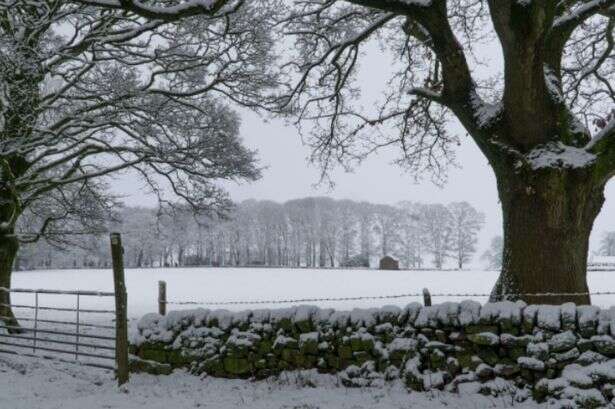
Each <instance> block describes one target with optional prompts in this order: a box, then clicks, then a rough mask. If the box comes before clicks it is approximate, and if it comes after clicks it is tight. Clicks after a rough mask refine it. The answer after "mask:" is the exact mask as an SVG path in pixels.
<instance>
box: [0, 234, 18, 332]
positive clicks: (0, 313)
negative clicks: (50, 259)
mask: <svg viewBox="0 0 615 409" xmlns="http://www.w3.org/2000/svg"><path fill="white" fill-rule="evenodd" d="M18 250H19V241H18V240H17V238H16V237H12V236H9V237H7V236H0V287H3V288H11V274H12V272H13V262H14V261H15V257H16V256H17V251H18ZM10 304H11V294H10V293H8V292H6V291H0V317H1V318H0V319H1V320H2V321H3V322H4V324H5V325H7V326H9V327H18V326H19V323H18V322H17V319H16V318H15V315H14V314H13V310H12V308H11V307H10ZM8 331H9V333H19V332H21V331H20V330H19V329H11V328H9V329H8Z"/></svg>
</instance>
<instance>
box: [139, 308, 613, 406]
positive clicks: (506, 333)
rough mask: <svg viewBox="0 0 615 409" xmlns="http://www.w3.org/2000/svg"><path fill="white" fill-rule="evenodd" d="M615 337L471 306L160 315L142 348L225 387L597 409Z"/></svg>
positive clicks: (562, 313)
mask: <svg viewBox="0 0 615 409" xmlns="http://www.w3.org/2000/svg"><path fill="white" fill-rule="evenodd" d="M614 335H615V308H612V309H608V310H604V309H600V308H598V307H595V306H575V305H574V304H564V305H561V306H546V305H545V306H540V305H529V306H527V305H525V304H524V303H522V302H517V303H513V302H502V303H490V304H485V305H481V304H479V303H477V302H474V301H464V302H461V303H444V304H440V305H435V306H431V307H424V306H422V305H420V304H418V303H413V304H409V305H408V306H406V307H405V308H399V307H395V306H388V307H383V308H378V309H355V310H353V311H335V310H332V309H322V308H317V307H312V306H301V307H293V308H287V309H277V310H253V311H243V312H236V313H233V312H229V311H225V310H205V309H196V310H187V311H174V312H171V313H169V314H168V315H166V316H160V315H157V314H149V315H146V316H144V317H143V318H142V319H141V320H140V322H139V324H138V328H137V331H136V333H135V334H133V336H132V340H131V343H132V345H131V348H132V352H133V353H134V354H135V355H137V356H138V357H139V358H141V359H143V360H150V361H155V362H158V363H160V364H164V365H170V366H172V367H174V368H180V367H181V368H189V369H190V370H191V371H192V372H193V373H196V374H202V373H207V374H209V375H211V376H216V377H227V378H256V379H260V378H266V377H269V376H273V375H276V374H278V373H280V372H282V371H286V370H296V369H317V370H318V371H320V372H323V373H336V374H338V375H339V378H340V379H341V381H342V383H343V384H344V385H346V386H358V387H365V386H379V385H382V384H384V383H385V382H387V381H394V380H397V381H399V380H401V381H403V382H404V383H405V384H406V385H407V386H408V388H409V389H412V390H415V391H426V390H431V389H446V390H449V391H458V390H461V389H463V388H468V387H471V388H474V389H475V390H477V391H480V392H483V393H489V394H498V393H500V392H501V391H502V390H504V389H508V388H510V387H511V385H512V386H514V387H515V388H517V390H518V391H519V393H518V396H519V397H521V398H522V397H523V396H524V395H523V393H521V392H522V391H525V392H526V394H527V395H529V394H531V395H532V396H533V397H534V398H535V399H537V400H539V401H543V400H549V399H557V402H564V403H563V405H564V406H561V407H582V408H586V407H587V408H593V407H603V406H605V405H607V404H610V402H611V400H612V399H613V394H614V390H615V386H614V385H615V359H614V358H615V339H614V338H613V336H614ZM566 405H568V406H566Z"/></svg>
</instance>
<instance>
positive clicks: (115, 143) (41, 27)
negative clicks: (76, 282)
mask: <svg viewBox="0 0 615 409" xmlns="http://www.w3.org/2000/svg"><path fill="white" fill-rule="evenodd" d="M91 3H92V4H94V3H96V2H91ZM122 3H123V4H127V3H130V2H122ZM198 3H199V10H198V11H199V13H193V14H195V15H196V14H199V15H198V16H195V17H190V16H189V15H188V14H184V15H183V17H184V19H183V20H181V22H180V23H177V24H174V23H172V22H171V20H170V19H164V18H162V19H155V18H151V19H146V18H144V17H142V16H140V15H137V14H135V13H134V12H131V11H128V12H126V11H124V10H121V9H119V8H118V9H116V6H118V4H119V3H118V4H114V3H113V2H112V1H111V2H108V1H103V2H100V6H101V7H97V6H93V5H90V4H89V2H77V1H75V2H73V1H59V0H12V1H2V2H0V95H1V98H0V287H10V284H11V266H12V264H13V260H14V258H15V255H16V254H17V251H18V248H19V237H21V236H20V235H19V232H17V231H16V228H17V226H18V225H19V220H20V218H21V217H22V216H23V215H24V213H25V212H27V211H28V209H33V208H35V207H38V208H44V207H45V206H46V204H47V203H48V202H49V201H50V198H51V197H62V198H63V201H64V202H65V204H67V205H68V207H69V210H70V208H71V201H70V200H66V199H67V198H69V196H70V195H68V194H67V192H74V191H79V190H87V191H88V192H90V193H91V194H92V197H94V198H100V199H101V200H102V201H104V200H106V199H105V195H104V193H103V192H102V191H101V190H100V189H98V187H99V186H100V185H99V184H100V181H101V180H104V178H105V177H108V176H110V175H113V174H116V173H118V172H120V171H123V170H128V169H131V170H132V171H134V172H136V173H137V174H139V175H140V176H141V177H142V178H143V180H144V181H145V182H146V183H147V185H148V186H149V188H150V189H151V190H152V191H153V192H154V193H156V194H157V195H158V196H159V198H160V200H161V201H163V202H164V201H166V200H167V199H165V195H164V192H165V191H171V192H172V193H173V194H174V195H175V196H179V197H181V198H183V199H184V200H185V201H186V202H188V203H189V204H190V205H191V207H192V208H193V209H195V210H201V209H205V208H207V209H210V210H217V211H224V209H226V208H227V207H228V206H229V205H230V201H229V199H228V197H227V195H226V193H225V192H224V191H223V190H222V189H220V188H219V187H218V186H217V185H216V184H215V180H221V179H227V180H236V179H242V180H252V179H255V178H257V177H258V176H259V169H258V168H257V166H256V165H255V157H254V153H253V152H251V151H249V150H247V149H245V148H244V147H243V146H242V144H241V141H240V139H239V138H238V131H239V120H238V117H237V115H236V114H234V113H233V112H232V111H231V110H230V108H229V107H228V106H227V105H226V102H229V101H234V102H238V103H241V104H243V105H247V106H253V105H255V104H256V103H257V101H256V99H255V97H256V95H257V94H258V93H260V92H261V90H263V89H264V88H267V87H269V86H272V85H274V84H275V82H274V80H273V78H272V77H271V76H270V75H269V68H270V65H271V64H270V62H271V52H272V47H271V41H270V36H269V34H268V32H267V31H266V30H264V29H263V25H264V24H263V21H264V20H263V19H264V18H266V16H267V14H266V13H260V12H259V13H255V12H254V11H255V10H258V11H260V8H259V4H257V3H260V2H258V1H255V2H250V4H249V5H248V4H246V5H244V7H242V8H241V9H237V8H226V6H225V4H224V3H225V2H212V3H211V4H210V6H212V7H203V4H204V3H203V2H198ZM135 4H136V3H135ZM139 4H141V3H139ZM170 10H172V11H173V12H182V10H185V9H184V8H182V7H174V8H171V9H170ZM57 221H58V217H57V214H56V213H53V214H50V215H49V216H48V217H47V218H46V219H45V220H43V221H42V222H41V223H40V226H39V227H40V231H39V232H38V233H36V234H34V235H33V236H34V237H40V236H44V235H45V234H49V232H50V229H52V228H53V227H54V224H57V223H54V222H57ZM56 227H57V226H56ZM0 303H2V304H5V305H6V304H10V300H9V297H8V296H7V295H6V294H5V293H0ZM0 315H2V316H5V317H12V312H11V311H10V309H8V308H6V307H2V308H0ZM8 322H9V324H12V325H16V322H15V320H13V319H9V320H8Z"/></svg>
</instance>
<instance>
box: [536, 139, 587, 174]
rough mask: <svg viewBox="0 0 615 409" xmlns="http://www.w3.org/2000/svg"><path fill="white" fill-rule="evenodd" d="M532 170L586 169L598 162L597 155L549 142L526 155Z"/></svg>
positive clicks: (559, 143) (581, 149)
mask: <svg viewBox="0 0 615 409" xmlns="http://www.w3.org/2000/svg"><path fill="white" fill-rule="evenodd" d="M526 158H527V161H528V162H529V164H530V165H531V166H532V169H545V168H568V169H574V168H584V167H587V166H590V165H592V164H593V163H594V162H595V161H596V159H597V158H596V155H594V154H593V153H590V152H587V151H586V150H585V149H583V148H576V147H574V146H569V145H565V144H563V143H562V142H559V141H558V142H549V143H546V144H544V145H541V146H539V147H537V148H534V149H532V150H531V151H530V152H529V153H528V154H527V155H526Z"/></svg>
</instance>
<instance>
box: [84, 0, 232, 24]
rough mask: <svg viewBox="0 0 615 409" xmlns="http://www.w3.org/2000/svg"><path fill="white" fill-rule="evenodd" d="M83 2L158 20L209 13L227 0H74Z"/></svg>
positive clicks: (212, 12)
mask: <svg viewBox="0 0 615 409" xmlns="http://www.w3.org/2000/svg"><path fill="white" fill-rule="evenodd" d="M76 1H78V2H80V3H83V4H88V5H91V6H99V7H103V8H112V9H123V10H128V11H132V12H133V13H136V14H138V15H140V16H142V17H146V18H150V19H158V20H178V19H181V18H185V17H191V16H196V15H211V14H214V13H215V12H217V11H218V10H220V9H221V8H222V7H223V6H224V5H225V4H226V3H228V2H229V1H228V0H188V1H184V2H181V3H179V4H176V5H171V6H170V5H160V6H156V5H152V4H146V3H144V2H141V1H139V0H76Z"/></svg>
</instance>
